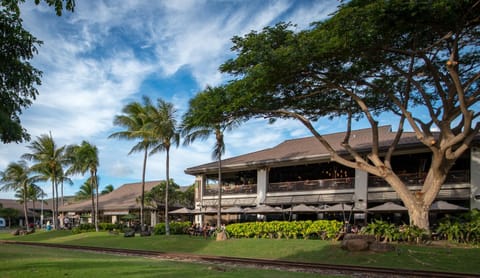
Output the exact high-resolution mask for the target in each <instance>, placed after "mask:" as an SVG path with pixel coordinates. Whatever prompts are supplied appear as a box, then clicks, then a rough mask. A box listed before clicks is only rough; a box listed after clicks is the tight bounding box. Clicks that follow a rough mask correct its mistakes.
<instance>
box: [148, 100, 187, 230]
mask: <svg viewBox="0 0 480 278" xmlns="http://www.w3.org/2000/svg"><path fill="white" fill-rule="evenodd" d="M176 112H177V110H176V109H175V107H174V106H173V104H172V103H169V102H166V101H164V100H163V99H160V98H159V99H157V103H156V105H153V104H152V103H150V104H149V105H147V116H148V123H147V129H148V130H149V131H151V136H152V138H153V140H154V144H153V146H152V150H151V151H150V155H152V154H155V153H158V152H163V151H164V152H165V154H166V158H165V172H166V179H165V186H166V189H165V211H164V212H165V234H166V235H170V225H169V219H168V204H169V200H168V199H169V198H168V193H169V185H170V148H171V147H172V146H176V147H177V146H178V145H179V143H180V132H179V131H178V127H177V120H176V118H175V116H176V115H175V113H176Z"/></svg>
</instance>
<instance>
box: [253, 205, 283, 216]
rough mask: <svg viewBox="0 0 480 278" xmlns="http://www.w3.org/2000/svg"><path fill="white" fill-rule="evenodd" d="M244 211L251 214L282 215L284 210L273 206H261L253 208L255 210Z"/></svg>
mask: <svg viewBox="0 0 480 278" xmlns="http://www.w3.org/2000/svg"><path fill="white" fill-rule="evenodd" d="M244 211H245V213H249V214H255V213H258V214H263V213H281V212H283V211H282V209H281V208H279V207H271V206H268V205H260V206H257V207H253V208H246V209H245V210H244Z"/></svg>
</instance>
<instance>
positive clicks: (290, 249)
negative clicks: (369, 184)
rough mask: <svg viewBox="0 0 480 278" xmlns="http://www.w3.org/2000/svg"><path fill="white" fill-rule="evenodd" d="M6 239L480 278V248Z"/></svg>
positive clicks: (53, 236)
mask: <svg viewBox="0 0 480 278" xmlns="http://www.w3.org/2000/svg"><path fill="white" fill-rule="evenodd" d="M0 239H5V240H10V239H11V240H18V241H36V242H51V243H63V244H76V245H84V246H103V247H116V248H127V249H145V250H156V251H163V252H174V253H194V254H206V255H218V256H232V257H250V258H268V259H282V260H292V261H305V262H318V263H333V264H341V265H342V264H347V265H362V266H378V267H391V268H408V269H422V270H435V271H452V272H465V273H473V274H480V268H479V267H478V266H479V265H480V249H479V248H471V247H468V248H467V247H464V246H458V245H456V246H453V245H451V244H448V245H447V243H442V244H441V246H411V245H398V246H397V251H395V252H388V253H373V252H347V251H344V250H342V249H340V247H339V244H338V243H333V242H330V241H321V240H293V239H290V240H285V239H282V240H272V239H230V240H227V241H215V240H210V239H209V240H205V239H203V238H201V237H189V236H183V235H182V236H178V235H172V236H151V237H138V236H137V237H134V238H124V237H123V236H122V235H111V234H108V233H106V232H98V233H95V232H92V233H83V234H75V235H74V234H72V233H71V232H69V231H54V232H37V233H35V234H32V235H27V236H17V237H14V236H11V235H10V234H8V233H0ZM4 246H5V245H3V246H2V253H4V252H3V248H4ZM0 270H1V268H0ZM11 277H14V276H11ZM15 277H16V276H15ZM186 277H190V276H188V275H187V276H186ZM205 277H208V276H205ZM215 277H220V276H215ZM228 277H232V276H228Z"/></svg>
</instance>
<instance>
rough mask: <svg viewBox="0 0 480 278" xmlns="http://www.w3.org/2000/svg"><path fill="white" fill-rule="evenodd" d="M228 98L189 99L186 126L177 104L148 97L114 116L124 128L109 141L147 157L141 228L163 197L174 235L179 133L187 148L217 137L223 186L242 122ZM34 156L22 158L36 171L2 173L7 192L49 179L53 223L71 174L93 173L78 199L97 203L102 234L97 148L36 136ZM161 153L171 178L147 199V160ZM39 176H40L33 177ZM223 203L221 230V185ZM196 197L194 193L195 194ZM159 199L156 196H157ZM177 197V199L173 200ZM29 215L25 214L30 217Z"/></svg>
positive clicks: (211, 91) (214, 94)
mask: <svg viewBox="0 0 480 278" xmlns="http://www.w3.org/2000/svg"><path fill="white" fill-rule="evenodd" d="M228 102H229V100H228V99H227V98H226V93H225V88H224V87H216V88H213V87H210V86H207V88H206V89H205V90H204V91H201V92H199V93H198V94H197V96H196V97H194V98H193V99H191V100H190V106H189V109H188V111H187V112H186V113H185V114H184V115H183V118H182V123H181V124H178V123H177V120H176V113H177V110H176V109H175V108H174V105H173V104H171V103H168V102H166V101H164V100H162V99H160V98H159V99H157V100H156V102H155V103H154V102H152V100H151V99H150V98H148V97H146V96H144V97H143V99H142V102H138V101H134V102H131V103H129V104H127V105H126V106H125V107H124V108H123V109H122V114H121V115H117V116H115V119H114V125H116V126H119V127H121V128H122V130H120V131H117V132H113V133H112V134H111V135H110V136H109V138H117V139H127V140H136V141H137V143H136V144H135V145H134V146H133V147H132V149H131V150H130V152H129V154H131V153H134V152H142V153H143V169H142V182H141V187H142V188H141V192H142V193H141V196H140V200H139V203H140V224H141V227H142V229H143V228H144V227H145V217H144V210H145V208H144V206H145V203H150V204H151V203H152V200H155V206H156V207H158V205H159V204H160V203H159V199H158V196H161V197H162V198H164V201H163V206H164V209H165V214H164V216H165V229H166V234H167V235H168V234H170V228H169V220H168V219H169V217H168V207H169V203H171V202H172V200H173V199H175V198H177V196H171V197H172V198H169V194H172V192H174V191H172V190H171V189H170V188H169V187H170V186H173V188H175V187H176V186H177V185H176V184H175V183H174V181H173V179H171V178H170V165H169V164H170V149H171V147H172V146H173V147H178V145H179V144H180V135H183V136H184V145H188V144H191V143H193V142H194V141H195V140H197V139H201V140H205V139H207V138H208V137H209V136H211V135H214V136H215V139H216V141H215V146H214V148H213V153H212V157H213V158H214V159H216V160H218V164H219V173H218V177H219V179H218V183H219V185H220V184H221V183H222V179H221V157H222V154H224V152H225V145H224V140H223V135H224V132H225V131H227V130H230V129H231V128H233V127H234V126H235V125H236V124H237V123H238V120H235V119H234V118H233V117H231V116H230V115H229V114H227V113H226V112H225V110H224V109H223V107H225V106H226V104H227V103H228ZM28 149H29V150H30V152H29V153H26V154H24V155H23V156H22V158H23V159H26V160H29V161H31V162H32V163H33V165H32V166H31V167H27V166H26V162H25V160H22V161H21V162H18V163H12V164H11V165H9V166H8V167H7V170H6V171H5V172H2V173H1V174H2V180H1V181H2V183H4V186H3V187H2V189H3V190H11V189H15V190H19V192H20V191H21V190H24V191H28V190H29V189H28V188H27V187H28V186H30V185H29V184H31V185H32V186H33V185H34V182H36V181H44V182H45V181H50V182H51V185H52V197H53V198H52V199H53V200H54V201H53V202H54V203H53V219H55V220H57V219H58V202H59V198H58V195H59V194H58V188H59V186H60V187H61V188H60V189H61V195H62V197H61V202H62V204H63V184H64V183H69V184H71V180H70V179H69V178H68V177H69V176H70V175H76V174H80V175H85V174H86V173H87V172H88V173H89V178H88V180H86V181H85V183H84V184H83V185H82V186H81V187H80V190H79V191H78V192H77V194H76V199H77V200H85V199H88V198H91V201H92V220H93V223H95V227H96V229H97V231H98V196H99V193H98V180H99V178H98V176H97V170H98V167H99V159H98V149H97V148H96V147H95V146H94V145H92V144H90V143H89V142H87V141H83V142H82V143H81V144H80V145H69V146H58V145H57V144H56V143H55V141H54V140H53V138H52V135H51V134H50V135H41V136H40V137H37V139H36V140H34V141H33V142H32V143H31V144H30V145H29V146H28ZM159 152H165V153H166V160H165V165H166V178H165V181H164V182H163V183H161V187H162V189H161V191H162V192H161V194H160V193H158V194H157V193H151V192H148V194H147V196H145V175H146V165H147V158H148V156H149V155H153V154H156V153H159ZM15 168H20V172H19V173H15ZM30 174H35V175H30ZM112 190H113V186H110V187H108V188H106V191H105V192H103V191H102V194H106V193H108V192H111V191H112ZM218 194H219V196H218V199H219V202H218V217H217V218H218V221H217V226H218V227H220V226H221V218H220V213H221V194H222V192H221V186H219V192H218ZM190 195H191V194H190ZM22 196H24V197H22V202H24V204H26V201H27V199H28V198H30V200H31V198H32V197H25V196H26V195H25V194H24V195H22ZM152 196H155V197H152ZM95 198H96V199H95ZM170 199H172V200H170ZM25 217H26V216H25ZM53 226H54V228H56V227H58V223H57V221H53Z"/></svg>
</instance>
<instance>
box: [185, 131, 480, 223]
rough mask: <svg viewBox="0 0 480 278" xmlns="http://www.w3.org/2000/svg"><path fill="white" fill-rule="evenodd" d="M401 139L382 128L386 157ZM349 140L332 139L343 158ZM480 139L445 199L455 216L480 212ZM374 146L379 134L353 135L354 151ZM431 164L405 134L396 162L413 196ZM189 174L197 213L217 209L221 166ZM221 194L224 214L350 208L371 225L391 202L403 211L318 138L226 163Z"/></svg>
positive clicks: (381, 186)
mask: <svg viewBox="0 0 480 278" xmlns="http://www.w3.org/2000/svg"><path fill="white" fill-rule="evenodd" d="M395 134H396V133H395V132H392V131H391V127H390V126H382V127H379V138H380V147H381V151H383V152H385V151H386V150H387V148H388V147H389V146H390V144H391V142H392V141H393V139H394V137H395ZM344 137H345V133H334V134H328V135H325V136H324V138H325V139H326V140H327V141H328V142H329V143H330V144H331V145H332V147H333V148H334V149H335V150H336V151H338V152H339V153H340V154H341V155H348V153H347V152H346V151H345V150H344V149H343V147H342V146H341V145H340V143H341V142H342V141H343V139H344ZM478 139H479V138H478V137H477V138H476V141H475V142H474V145H473V146H472V147H471V148H470V149H469V150H468V151H467V152H465V154H464V155H463V156H462V157H461V158H460V159H458V161H457V162H456V164H455V165H454V166H453V168H452V169H451V171H450V172H449V174H448V177H447V180H446V181H445V184H444V185H443V186H442V189H441V190H440V193H439V194H438V197H437V198H438V199H437V201H442V203H441V204H449V205H451V206H449V207H448V209H452V208H459V209H462V208H470V209H473V208H477V209H478V208H480V148H479V141H480V140H478ZM371 142H372V133H371V129H361V130H355V131H352V133H351V137H350V144H351V146H352V147H353V148H354V149H355V150H356V151H357V152H359V153H361V154H365V155H366V154H368V152H369V151H370V148H371ZM430 163H431V154H430V152H429V150H428V149H427V148H426V147H425V146H424V145H423V144H421V143H420V142H419V141H418V140H417V138H416V137H415V134H414V133H413V132H404V133H403V135H402V138H401V140H400V142H399V144H398V146H397V148H396V151H395V153H394V156H393V158H392V166H393V168H394V170H395V172H396V173H398V174H399V175H400V177H401V178H402V179H403V181H404V182H405V183H407V184H408V186H409V187H410V188H411V189H412V190H420V189H421V186H422V184H423V181H424V179H425V176H426V171H427V170H428V169H429V165H430ZM185 173H187V174H190V175H194V176H195V184H196V191H195V204H196V209H197V211H198V210H200V211H202V210H203V211H207V210H208V209H211V208H215V207H217V205H218V199H219V198H218V195H219V194H218V190H219V185H218V164H217V162H211V163H207V164H203V165H199V166H195V167H191V168H188V169H186V170H185ZM221 189H222V194H221V205H222V210H224V209H225V210H227V209H229V208H232V207H241V208H246V207H255V206H256V207H258V206H261V205H268V206H272V207H281V208H283V209H284V211H285V209H286V208H293V207H295V206H297V205H311V206H315V207H316V208H321V207H328V206H332V205H335V204H337V205H338V204H342V207H345V206H346V205H348V206H349V208H350V207H351V208H352V209H350V210H351V211H354V212H355V214H354V216H355V218H356V219H366V216H367V212H368V211H369V209H370V208H373V207H377V206H379V205H383V204H385V203H393V204H397V205H399V206H400V205H402V202H401V200H400V199H399V197H398V195H397V194H396V193H395V191H394V190H393V189H392V188H391V187H390V186H389V185H388V184H387V183H386V182H385V181H384V180H383V179H381V178H378V177H376V176H372V175H370V174H368V173H366V172H364V171H362V170H356V169H352V168H348V167H345V166H342V165H340V164H338V163H335V162H332V161H331V160H330V154H329V153H328V152H327V150H326V149H325V148H324V147H323V145H322V144H321V143H320V142H319V141H318V140H317V139H316V138H314V137H307V138H300V139H293V140H287V141H285V142H283V143H281V144H279V145H277V146H275V147H273V148H270V149H264V150H260V151H256V152H252V153H248V154H244V155H239V156H236V157H231V158H228V159H224V160H222V185H221ZM445 202H448V203H445ZM344 205H345V206H344ZM320 211H321V210H320ZM405 214H406V212H405ZM317 217H322V214H321V213H319V214H318V215H317ZM403 217H405V215H404V216H403ZM199 221H202V220H201V219H200V220H199ZM407 223H408V222H407Z"/></svg>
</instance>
